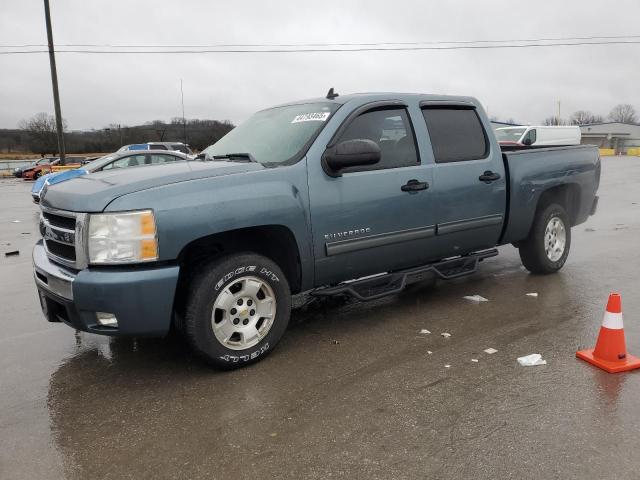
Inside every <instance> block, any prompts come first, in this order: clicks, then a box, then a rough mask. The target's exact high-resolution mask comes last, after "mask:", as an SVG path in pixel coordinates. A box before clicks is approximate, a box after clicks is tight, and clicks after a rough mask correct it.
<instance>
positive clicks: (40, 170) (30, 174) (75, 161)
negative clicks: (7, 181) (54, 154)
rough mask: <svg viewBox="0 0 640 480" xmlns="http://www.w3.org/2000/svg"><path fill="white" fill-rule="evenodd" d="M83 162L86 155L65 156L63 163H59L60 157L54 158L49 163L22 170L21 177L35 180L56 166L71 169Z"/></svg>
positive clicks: (85, 159)
mask: <svg viewBox="0 0 640 480" xmlns="http://www.w3.org/2000/svg"><path fill="white" fill-rule="evenodd" d="M85 163H87V157H66V158H65V164H64V165H62V164H61V162H60V158H56V159H55V160H53V161H51V162H49V163H43V164H41V165H34V166H33V167H31V168H29V169H26V170H24V171H23V172H22V178H23V179H24V180H37V179H38V178H40V177H42V176H44V175H47V174H48V173H51V172H53V171H55V169H56V168H59V169H64V170H71V169H73V168H78V167H80V166H82V165H83V164H85Z"/></svg>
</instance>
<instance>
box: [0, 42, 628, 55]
mask: <svg viewBox="0 0 640 480" xmlns="http://www.w3.org/2000/svg"><path fill="white" fill-rule="evenodd" d="M637 44H640V40H612V41H598V42H557V43H522V44H517V45H516V44H502V45H455V46H444V47H428V46H424V47H423V46H415V47H357V48H269V49H249V48H247V49H215V50H211V49H202V50H186V49H184V50H75V49H66V50H64V49H63V50H56V52H57V53H84V54H107V55H108V54H196V53H320V52H332V53H337V52H398V51H425V50H430V51H438V50H440V51H443V50H492V49H506V48H544V47H547V48H548V47H576V46H585V45H637ZM47 52H48V50H26V51H19V50H13V51H11V50H9V51H5V52H0V55H28V54H34V53H47Z"/></svg>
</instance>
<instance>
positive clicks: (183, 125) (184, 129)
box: [180, 79, 187, 145]
mask: <svg viewBox="0 0 640 480" xmlns="http://www.w3.org/2000/svg"><path fill="white" fill-rule="evenodd" d="M180 97H181V98H182V136H183V137H184V140H183V142H184V144H185V145H186V144H187V121H186V120H185V119H184V92H183V91H182V79H180Z"/></svg>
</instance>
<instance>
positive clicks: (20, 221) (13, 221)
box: [11, 220, 22, 223]
mask: <svg viewBox="0 0 640 480" xmlns="http://www.w3.org/2000/svg"><path fill="white" fill-rule="evenodd" d="M11 223H22V220H11Z"/></svg>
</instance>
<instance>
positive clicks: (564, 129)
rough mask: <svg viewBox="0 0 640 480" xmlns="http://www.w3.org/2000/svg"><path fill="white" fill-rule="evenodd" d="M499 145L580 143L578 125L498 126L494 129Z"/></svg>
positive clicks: (528, 145) (544, 145)
mask: <svg viewBox="0 0 640 480" xmlns="http://www.w3.org/2000/svg"><path fill="white" fill-rule="evenodd" d="M495 132H496V136H497V137H498V142H499V143H500V145H501V146H507V147H508V146H514V147H517V146H526V147H530V146H531V147H550V146H554V147H558V146H564V145H580V139H581V133H580V127H579V126H577V125H571V126H564V125H558V126H546V125H530V126H521V127H500V128H497V129H496V130H495Z"/></svg>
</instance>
